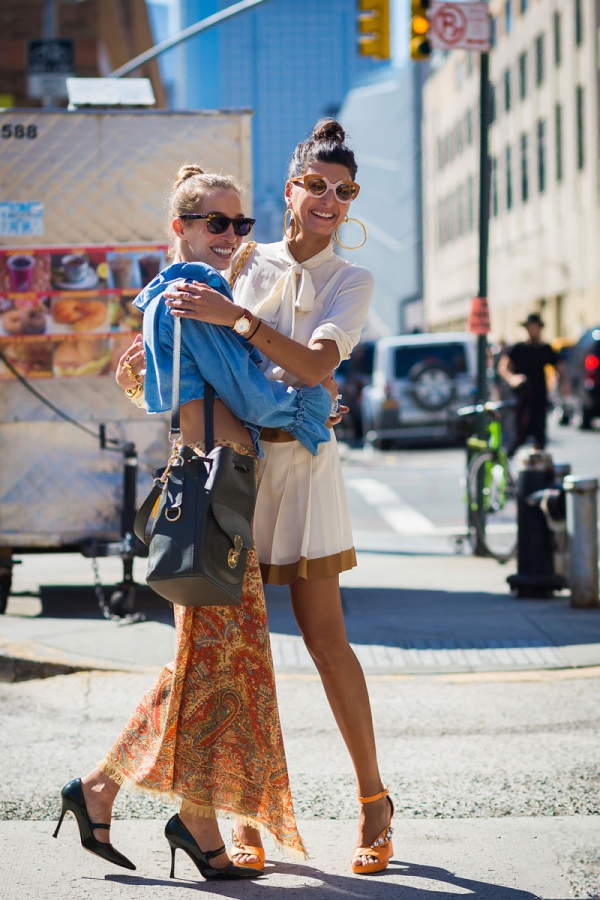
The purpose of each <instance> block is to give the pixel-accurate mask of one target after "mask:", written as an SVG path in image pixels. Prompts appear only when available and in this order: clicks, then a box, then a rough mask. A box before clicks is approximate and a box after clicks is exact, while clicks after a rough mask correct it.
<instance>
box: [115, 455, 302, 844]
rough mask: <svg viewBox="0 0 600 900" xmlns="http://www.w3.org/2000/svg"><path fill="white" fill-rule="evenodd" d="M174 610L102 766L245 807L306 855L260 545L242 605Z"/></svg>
mask: <svg viewBox="0 0 600 900" xmlns="http://www.w3.org/2000/svg"><path fill="white" fill-rule="evenodd" d="M222 443H226V442H225V441H223V442H222ZM229 446H234V447H235V449H236V450H238V451H240V452H244V451H246V448H242V447H241V445H234V444H231V443H230V444H229ZM174 611H175V627H176V634H177V650H176V657H175V661H174V663H172V664H171V665H169V666H165V668H164V669H163V670H162V671H161V673H160V675H159V677H158V680H157V682H156V684H155V685H154V687H152V688H151V689H150V691H149V692H148V693H147V694H146V696H145V697H144V698H143V699H142V701H141V703H140V704H139V706H138V707H137V709H136V710H135V712H134V714H133V716H132V717H131V719H130V721H129V722H128V723H127V725H126V726H125V728H124V730H123V732H122V733H121V735H120V736H119V738H118V740H117V741H116V743H115V744H114V746H113V747H112V749H111V750H110V751H109V753H108V754H107V755H106V757H105V758H104V759H103V760H102V762H101V763H99V767H100V769H101V770H102V771H103V772H104V773H105V774H106V775H108V776H109V777H110V778H111V779H113V780H114V781H116V782H117V783H119V784H123V785H124V786H126V787H131V788H142V789H146V790H149V791H156V792H157V793H160V794H163V795H167V796H169V797H171V798H172V799H174V798H178V799H180V800H181V801H182V809H183V810H185V811H186V812H190V813H195V814H197V815H201V816H216V815H219V814H230V815H235V816H239V817H240V818H242V819H243V820H244V821H245V822H247V823H248V824H250V825H253V826H255V827H257V828H260V829H261V830H263V831H264V830H266V831H268V832H269V833H270V834H271V835H272V837H273V838H274V840H275V843H276V844H277V845H278V846H279V847H280V848H281V849H282V850H284V851H286V852H287V853H288V854H289V855H292V856H295V857H297V858H304V857H305V856H306V853H305V849H304V846H303V843H302V839H301V837H300V835H299V833H298V829H297V826H296V818H295V814H294V809H293V805H292V795H291V791H290V785H289V779H288V772H287V764H286V759H285V751H284V747H283V738H282V734H281V725H280V721H279V711H278V707H277V695H276V688H275V675H274V671H273V661H272V657H271V647H270V643H269V631H268V624H267V614H266V606H265V595H264V589H263V583H262V579H261V575H260V568H259V564H258V558H257V555H256V551H255V550H251V551H250V552H249V554H248V563H247V567H246V574H245V576H244V583H243V591H242V603H241V604H240V605H239V606H223V607H220V606H205V607H183V606H174Z"/></svg>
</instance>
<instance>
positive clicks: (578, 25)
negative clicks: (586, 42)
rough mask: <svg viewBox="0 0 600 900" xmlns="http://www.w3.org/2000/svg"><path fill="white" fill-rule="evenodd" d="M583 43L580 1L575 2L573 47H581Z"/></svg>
mask: <svg viewBox="0 0 600 900" xmlns="http://www.w3.org/2000/svg"><path fill="white" fill-rule="evenodd" d="M582 43H583V10H582V8H581V0H575V46H576V47H581V45H582Z"/></svg>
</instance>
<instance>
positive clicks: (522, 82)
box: [519, 53, 527, 100]
mask: <svg viewBox="0 0 600 900" xmlns="http://www.w3.org/2000/svg"><path fill="white" fill-rule="evenodd" d="M526 96H527V54H526V53H521V55H520V56H519V98H520V99H521V100H524V99H525V97H526Z"/></svg>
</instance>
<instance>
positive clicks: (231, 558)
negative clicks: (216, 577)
mask: <svg viewBox="0 0 600 900" xmlns="http://www.w3.org/2000/svg"><path fill="white" fill-rule="evenodd" d="M233 546H234V549H233V550H230V551H229V553H228V554H227V565H228V566H229V568H230V569H235V567H236V566H237V564H238V562H239V558H240V553H241V552H242V547H243V546H244V542H243V540H242V539H241V537H240V535H239V534H236V536H235V537H234V539H233Z"/></svg>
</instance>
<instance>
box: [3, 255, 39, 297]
mask: <svg viewBox="0 0 600 900" xmlns="http://www.w3.org/2000/svg"><path fill="white" fill-rule="evenodd" d="M6 265H7V267H8V277H9V279H10V289H11V291H30V290H31V282H32V280H33V268H34V266H35V259H34V258H33V256H25V255H24V254H23V255H21V254H19V255H18V256H9V257H8V260H7V262H6Z"/></svg>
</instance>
